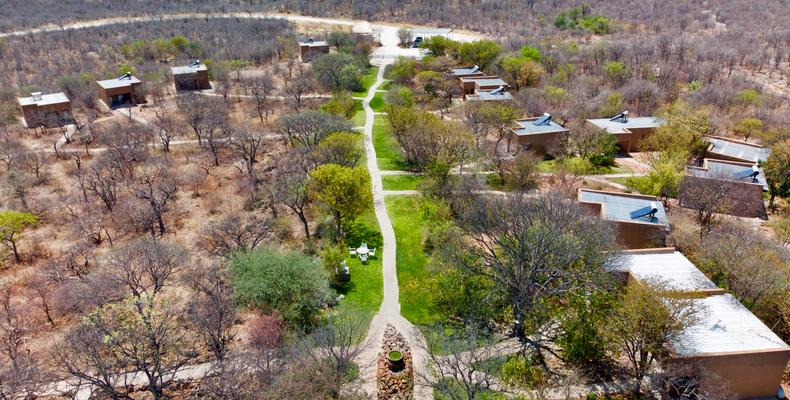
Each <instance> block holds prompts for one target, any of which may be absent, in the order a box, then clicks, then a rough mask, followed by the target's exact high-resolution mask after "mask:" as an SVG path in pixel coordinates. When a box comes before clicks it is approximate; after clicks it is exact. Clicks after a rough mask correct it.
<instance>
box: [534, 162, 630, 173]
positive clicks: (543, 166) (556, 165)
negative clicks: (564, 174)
mask: <svg viewBox="0 0 790 400" xmlns="http://www.w3.org/2000/svg"><path fill="white" fill-rule="evenodd" d="M561 167H565V168H566V169H567V170H569V171H570V172H573V173H576V174H578V175H603V174H627V173H630V172H633V170H631V169H630V168H628V167H622V166H619V165H615V166H614V167H593V166H591V165H589V163H586V162H584V161H583V160H581V159H579V158H568V159H563V160H543V161H541V162H540V163H539V164H538V170H539V171H540V172H545V173H554V172H557V170H559V169H560V168H561Z"/></svg>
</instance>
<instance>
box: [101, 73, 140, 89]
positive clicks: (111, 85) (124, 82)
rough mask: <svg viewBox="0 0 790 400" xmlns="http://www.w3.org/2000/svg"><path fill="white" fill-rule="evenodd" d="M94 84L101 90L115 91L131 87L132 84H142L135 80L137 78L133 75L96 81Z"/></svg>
mask: <svg viewBox="0 0 790 400" xmlns="http://www.w3.org/2000/svg"><path fill="white" fill-rule="evenodd" d="M96 83H98V84H99V86H101V87H102V89H115V88H121V87H127V86H132V85H133V84H137V83H142V81H141V80H139V79H137V77H135V76H134V75H130V76H122V77H120V78H113V79H105V80H103V81H97V82H96Z"/></svg>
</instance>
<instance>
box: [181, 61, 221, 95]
mask: <svg viewBox="0 0 790 400" xmlns="http://www.w3.org/2000/svg"><path fill="white" fill-rule="evenodd" d="M171 71H172V73H173V82H174V83H175V86H176V91H179V92H180V91H183V90H205V89H211V83H209V80H208V68H206V65H205V64H203V63H201V62H200V60H195V62H193V63H192V64H189V65H185V66H182V67H173V68H171Z"/></svg>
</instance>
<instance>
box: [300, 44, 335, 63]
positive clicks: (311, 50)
mask: <svg viewBox="0 0 790 400" xmlns="http://www.w3.org/2000/svg"><path fill="white" fill-rule="evenodd" d="M325 53H329V46H328V45H327V46H299V56H300V57H301V58H302V61H303V62H309V61H310V60H312V59H313V57H315V56H317V55H319V54H325Z"/></svg>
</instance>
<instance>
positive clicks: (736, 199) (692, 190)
mask: <svg viewBox="0 0 790 400" xmlns="http://www.w3.org/2000/svg"><path fill="white" fill-rule="evenodd" d="M707 185H715V186H717V187H718V189H715V192H714V193H716V192H719V190H721V193H723V194H724V195H725V197H726V198H725V199H723V202H722V206H723V207H724V208H723V209H722V210H720V211H721V212H722V213H725V214H730V215H735V216H738V217H746V218H766V217H767V215H768V214H767V213H766V210H765V202H764V201H763V186H762V185H759V184H754V183H749V182H737V181H728V180H722V179H713V178H704V177H699V176H692V175H686V176H685V177H684V178H683V182H681V183H680V186H679V187H678V200H679V201H680V206H681V207H686V208H692V209H696V208H697V207H699V205H698V204H697V202H696V201H695V200H696V199H697V198H699V194H700V192H702V191H704V190H705V189H704V187H705V186H707Z"/></svg>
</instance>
